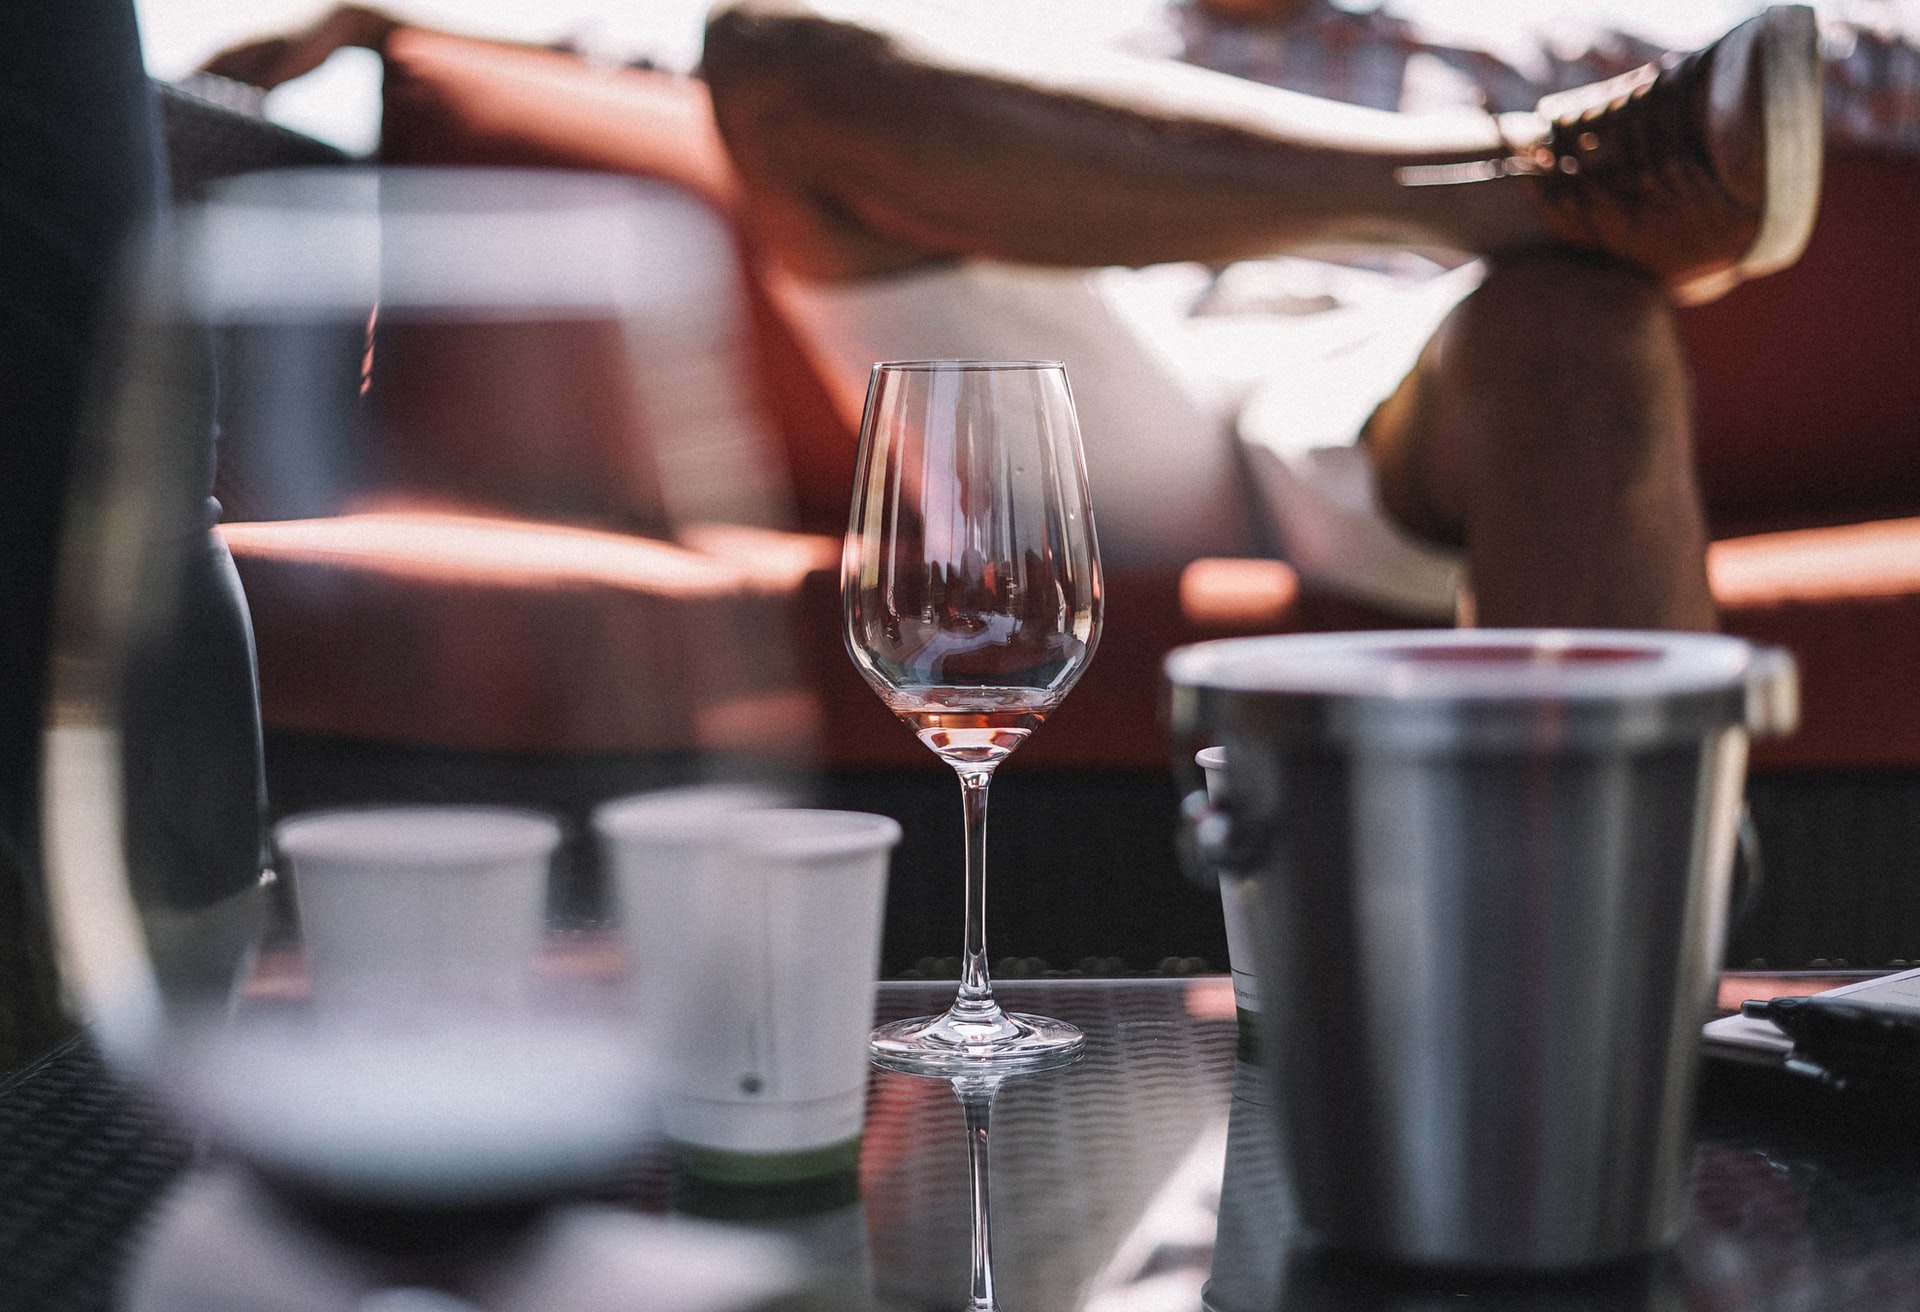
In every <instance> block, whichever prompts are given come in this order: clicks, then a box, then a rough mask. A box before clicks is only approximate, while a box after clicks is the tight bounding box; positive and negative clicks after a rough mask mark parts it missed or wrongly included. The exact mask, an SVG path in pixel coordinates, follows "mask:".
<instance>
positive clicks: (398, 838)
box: [274, 806, 560, 1016]
mask: <svg viewBox="0 0 1920 1312" xmlns="http://www.w3.org/2000/svg"><path fill="white" fill-rule="evenodd" d="M274 838H275V841H276V843H277V844H278V846H279V849H280V852H281V855H282V856H283V857H284V858H285V859H286V861H287V863H288V865H289V866H290V867H291V872H292V876H293V886H294V896H295V899H296V901H297V904H298V906H299V910H300V927H301V935H302V938H303V939H304V941H305V944H306V949H307V958H308V965H309V969H310V971H311V973H312V996H313V1000H314V1004H315V1005H316V1007H319V1008H321V1009H323V1010H325V1011H330V1012H338V1011H352V1012H356V1013H360V1012H365V1013H381V1014H386V1015H390V1016H391V1015H396V1014H404V1013H406V1012H408V1011H413V1010H419V1009H422V1008H431V1009H446V1008H455V1009H473V1008H488V1007H499V1006H513V1005H517V1004H518V1003H519V1002H521V1001H522V1000H523V999H524V997H525V996H526V992H527V989H528V987H529V985H530V984H531V982H532V978H533V965H534V960H535V958H536V957H537V955H538V953H539V950H540V942H541V934H542V930H543V928H544V924H545V909H546V892H547V876H548V867H549V865H550V863H551V861H552V858H553V852H554V849H555V848H557V847H558V846H559V844H560V826H559V825H558V824H557V823H556V822H555V821H554V820H553V819H552V818H550V817H548V816H544V815H540V814H538V813H536V812H531V811H517V810H512V809H508V808H503V807H484V806H408V807H367V808H360V809H351V810H339V811H318V812H313V813H311V814H307V815H301V816H294V817H292V818H290V819H287V820H283V821H281V822H280V824H279V825H278V826H276V827H275V830H274Z"/></svg>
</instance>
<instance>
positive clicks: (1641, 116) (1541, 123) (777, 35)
mask: <svg viewBox="0 0 1920 1312" xmlns="http://www.w3.org/2000/svg"><path fill="white" fill-rule="evenodd" d="M846 7H847V5H846V4H836V12H837V11H838V10H840V9H844V8H846ZM966 12H967V15H968V18H967V19H963V20H956V19H955V18H954V15H953V13H952V12H951V11H944V10H931V9H928V10H918V9H914V8H912V7H911V6H902V5H900V4H898V3H892V4H888V5H885V6H882V7H879V8H877V9H876V10H875V11H874V13H873V14H872V15H871V16H869V15H863V16H862V17H860V18H859V20H858V21H854V20H850V19H845V18H841V17H837V16H836V17H826V16H822V15H819V14H814V13H811V12H808V11H807V10H806V9H805V8H804V0H738V3H737V4H736V5H735V6H734V7H732V8H728V9H723V10H721V11H720V12H718V13H717V14H716V15H715V16H714V18H713V19H712V21H711V22H710V23H709V25H708V28H707V41H706V50H705V57H704V74H705V77H706V80H707V82H708V84H709V86H710V87H711V90H712V94H713V102H714V110H715V115H716V118H717V120H718V123H719V126H720V130H721V133H722V135H723V136H724V137H725V138H726V141H727V145H728V149H729V151H730V152H731V154H732V156H733V158H734V162H735V164H736V165H737V167H738V168H739V171H740V175H741V181H742V184H743V192H744V198H745V200H744V204H745V209H746V213H747V217H748V220H749V222H750V223H751V224H752V226H753V227H754V228H755V229H756V230H757V231H758V233H759V235H760V237H761V239H762V240H763V241H764V242H765V243H766V244H767V245H768V246H769V247H770V248H771V249H773V250H774V251H775V252H776V253H777V254H779V255H780V256H781V257H782V259H783V260H784V261H785V262H786V263H787V265H788V266H789V267H790V268H791V269H793V270H794V271H795V272H797V273H800V274H802V275H806V276H812V277H820V278H837V277H852V276H859V275H864V274H874V273H884V272H888V271H892V270H897V269H903V268H909V267H913V266H914V265H917V264H923V263H926V262H928V261H931V260H939V259H945V258H956V257H964V256H988V257H993V258H998V259H1003V260H1010V261H1016V262H1024V263H1032V264H1060V265H1077V266H1086V265H1100V264H1133V265H1138V264H1151V263H1157V262H1161V261H1167V260H1205V261H1225V260H1232V259H1236V258H1240V257H1243V256H1252V255H1263V254H1270V253H1272V252H1274V251H1277V250H1281V249H1285V248H1289V247H1296V246H1300V245H1305V244H1310V243H1314V242H1325V241H1340V242H1375V243H1382V244H1388V245H1399V246H1423V245H1426V246H1444V247H1449V248H1452V249H1455V250H1464V251H1472V252H1499V251H1513V250H1522V249H1527V248H1535V247H1543V246H1557V247H1560V248H1563V249H1574V250H1583V251H1590V252H1601V253H1605V254H1608V255H1611V256H1613V257H1615V258H1618V259H1620V260H1622V261H1623V262H1625V263H1630V264H1633V265H1635V266H1636V267H1639V268H1643V269H1648V270H1650V271H1652V272H1654V273H1655V274H1656V276H1658V277H1659V278H1660V279H1661V280H1662V281H1663V282H1664V283H1666V285H1667V286H1668V288H1669V290H1670V291H1672V292H1673V294H1675V295H1676V296H1678V297H1681V298H1682V299H1686V300H1702V299H1709V298H1711V297H1712V296H1716V295H1719V294H1721V293H1723V292H1724V291H1726V290H1727V289H1728V288H1730V287H1731V286H1733V285H1734V284H1735V283H1737V282H1739V281H1740V280H1741V279H1742V278H1745V277H1751V276H1757V275H1758V274H1761V273H1765V272H1769V271H1771V270H1774V269H1778V268H1781V267H1784V265H1785V264H1787V263H1791V262H1792V260H1793V259H1794V258H1795V257H1796V256H1797V255H1798V253H1799V250H1800V248H1801V246H1802V245H1804V242H1805V238H1806V235H1807V233H1808V232H1809V231H1810V230H1811V227H1812V221H1813V211H1814V207H1815V205H1816V203H1817V198H1818V191H1819V154H1820V147H1819V143H1820V121H1819V86H1818V84H1819V63H1818V59H1817V49H1816V41H1815V31H1814V25H1813V17H1812V12H1811V11H1810V10H1807V9H1805V8H1804V7H1786V8H1777V9H1772V10H1769V11H1767V12H1766V13H1765V14H1764V15H1762V16H1760V17H1757V18H1755V19H1752V20H1749V21H1748V22H1747V23H1744V24H1742V25H1741V26H1740V27H1738V28H1736V29H1735V30H1734V31H1733V32H1731V33H1729V34H1728V35H1727V36H1726V37H1724V38H1723V39H1722V40H1721V41H1719V42H1717V43H1715V45H1714V46H1712V47H1710V48H1709V49H1708V50H1706V51H1703V52H1700V53H1698V54H1696V55H1693V56H1689V57H1688V58H1686V59H1683V60H1680V61H1679V62H1678V63H1676V64H1674V65H1673V66H1672V67H1670V68H1667V69H1665V70H1664V71H1663V70H1662V69H1661V68H1657V67H1654V66H1648V67H1647V68H1644V69H1640V70H1636V71H1635V72H1634V73H1631V74H1627V75H1624V76H1623V77H1622V78H1619V79H1615V80H1614V81H1612V82H1608V83H1601V84H1597V85H1595V86H1592V87H1586V88H1579V89H1576V90H1574V91H1570V92H1566V93H1563V94H1562V95H1560V96H1556V97H1550V98H1549V100H1548V101H1542V102H1541V106H1540V108H1539V111H1538V112H1536V113H1532V114H1508V115H1501V116H1499V117H1498V118H1495V117H1494V116H1491V115H1482V114H1476V113H1472V112H1466V113H1462V114H1456V115H1443V116H1439V117H1433V116H1415V115H1403V114H1389V113H1382V112H1380V111H1377V110H1371V109H1364V108H1359V107H1356V106H1351V105H1342V104H1338V103H1335V102H1332V101H1325V100H1318V99H1315V98H1313V97H1310V96H1302V95H1297V94H1294V93H1292V92H1288V91H1283V90H1280V89H1277V88H1274V87H1268V86H1262V85H1259V84H1256V83H1252V82H1247V81H1244V80H1241V79H1237V78H1232V77H1226V76H1223V75H1220V74H1215V73H1210V72H1207V71H1205V70H1202V69H1197V68H1192V67H1188V66H1186V65H1184V64H1179V63H1175V62H1172V61H1167V60H1155V59H1146V58H1139V57H1132V56H1127V55H1124V54H1120V53H1117V52H1114V51H1110V50H1105V49H1102V48H1100V47H1098V46H1094V45H1082V44H1075V43H1074V42H1073V41H1071V40H1070V39H1068V38H1065V37H1062V36H1061V35H1060V34H1059V33H1057V32H1055V33H1051V34H1049V33H1047V32H1045V31H1042V30H1037V29H1033V28H1032V27H1031V25H1030V24H1027V25H1021V24H1020V20H1019V18H1018V14H1017V12H1015V11H1008V10H1005V9H1000V10H994V11H987V13H988V19H987V21H986V22H982V21H981V11H976V10H971V9H970V10H968V11H966ZM993 14H998V15H999V17H998V19H997V20H995V19H994V18H993V17H992V15H993ZM1010 15H1011V16H1010ZM956 21H958V22H959V23H960V25H959V26H956ZM996 22H997V25H995V23H996Z"/></svg>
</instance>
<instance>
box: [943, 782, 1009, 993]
mask: <svg viewBox="0 0 1920 1312" xmlns="http://www.w3.org/2000/svg"><path fill="white" fill-rule="evenodd" d="M955 769H956V772H957V773H958V774H959V776H960V804H961V806H962V808H963V814H964V815H965V818H966V831H967V933H966V946H965V956H964V957H963V958H962V960H961V965H960V995H959V997H958V998H957V999H956V1000H955V1001H954V1004H953V1010H954V1011H955V1012H956V1013H958V1014H962V1015H965V1016H968V1017H970V1018H988V1017H991V1016H994V1015H997V1013H998V1012H999V1010H1000V1008H999V1006H998V1004H996V1003H995V1002H994V1000H993V985H992V983H991V981H989V979H988V978H987V785H989V784H991V783H992V782H993V767H992V766H987V767H986V768H984V769H983V768H981V767H979V766H968V767H964V768H962V767H955Z"/></svg>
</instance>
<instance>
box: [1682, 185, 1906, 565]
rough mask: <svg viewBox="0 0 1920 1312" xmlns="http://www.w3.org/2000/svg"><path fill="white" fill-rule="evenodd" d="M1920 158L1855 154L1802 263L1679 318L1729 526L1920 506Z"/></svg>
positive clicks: (1720, 511)
mask: <svg viewBox="0 0 1920 1312" xmlns="http://www.w3.org/2000/svg"><path fill="white" fill-rule="evenodd" d="M1917 215H1920V160H1916V159H1912V158H1900V157H1895V156H1877V155H1864V154H1847V153H1839V154H1834V155H1831V156H1830V157H1829V158H1828V161H1827V167H1826V174H1825V178H1824V182H1823V194H1822V197H1821V205H1820V218H1819V222H1818V224H1817V225H1816V226H1815V228H1814V232H1813V238H1812V241H1811V242H1810V244H1809V245H1808V247H1807V252H1806V254H1805V255H1804V256H1803V257H1802V258H1801V260H1800V262H1799V263H1798V264H1796V265H1794V266H1793V267H1792V268H1791V269H1788V270H1786V271H1785V272H1783V273H1778V274H1775V275H1774V276H1772V277H1770V278H1763V279H1761V280H1760V281H1758V282H1753V283H1748V284H1747V285H1746V286H1744V287H1741V288H1739V289H1738V290H1737V291H1735V292H1734V293H1733V294H1732V295H1730V296H1727V297H1726V298H1725V299H1723V300H1720V301H1716V302H1714V303H1713V304H1711V305H1703V306H1698V307H1696V308H1693V309H1688V310H1683V311H1681V312H1680V315H1679V325H1680V331H1681V335H1682V338H1683V340H1684V343H1685V347H1686V352H1687V357H1688V361H1689V363H1690V364H1691V366H1692V369H1693V373H1694V389H1695V397H1696V403H1695V410H1696V413H1697V415H1698V424H1699V441H1698V446H1699V458H1698V460H1699V468H1700V478H1701V485H1702V490H1703V493H1704V496H1705V498H1706V501H1707V508H1708V514H1709V517H1710V519H1711V520H1712V521H1713V523H1714V525H1715V532H1716V536H1723V537H1724V536H1728V535H1730V534H1731V533H1734V532H1738V531H1742V528H1743V526H1746V527H1750V528H1774V527H1780V528H1784V527H1790V526H1793V525H1804V524H1816V523H1841V522H1849V521H1857V520H1862V519H1881V518H1890V517H1893V516H1898V515H1912V514H1920V458H1916V456H1915V453H1916V452H1920V246H1916V244H1915V242H1914V233H1915V222H1916V218H1915V216H1917Z"/></svg>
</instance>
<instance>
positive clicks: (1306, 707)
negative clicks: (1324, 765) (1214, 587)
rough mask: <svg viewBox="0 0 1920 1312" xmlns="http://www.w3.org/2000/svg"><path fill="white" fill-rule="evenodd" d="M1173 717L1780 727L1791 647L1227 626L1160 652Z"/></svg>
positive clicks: (1265, 722)
mask: <svg viewBox="0 0 1920 1312" xmlns="http://www.w3.org/2000/svg"><path fill="white" fill-rule="evenodd" d="M1166 677H1167V682H1168V684H1169V686H1170V689H1171V712H1172V716H1171V718H1172V721H1173V724H1174V727H1175V730H1176V732H1177V733H1178V734H1180V735H1182V736H1186V735H1192V734H1196V733H1202V732H1204V731H1207V730H1235V731H1239V732H1252V733H1258V734H1261V735H1263V736H1269V737H1275V738H1288V737H1294V736H1299V737H1304V738H1315V739H1321V740H1325V741H1327V742H1329V743H1334V742H1355V741H1369V742H1378V743H1383V744H1384V743H1387V742H1393V743H1395V744H1398V745H1402V746H1436V747H1442V746H1459V745H1466V744H1479V745H1485V746H1501V745H1516V746H1517V745H1529V746H1538V745H1541V744H1542V743H1547V742H1551V743H1556V744H1563V745H1569V746H1571V745H1574V744H1576V743H1580V744H1588V745H1594V746H1623V747H1624V746H1644V745H1649V744H1652V743H1657V742H1671V741H1679V740H1682V739H1688V738H1697V737H1698V736H1699V735H1701V734H1703V733H1710V732H1715V731H1717V730H1720V729H1725V728H1729V727H1735V726H1739V727H1744V728H1746V729H1747V730H1749V731H1750V732H1753V733H1755V734H1775V733H1785V732H1788V731H1789V730H1790V729H1791V728H1792V727H1793V724H1794V722H1795V720H1796V718H1797V713H1798V707H1797V694H1796V688H1797V684H1796V680H1795V677H1794V670H1793V662H1792V658H1791V657H1790V656H1788V655H1787V654H1786V653H1785V652H1783V651H1779V650H1776V649H1771V648H1762V647H1756V646H1754V645H1753V644H1751V643H1748V642H1744V641H1742V640H1740V639H1738V638H1730V637H1724V636H1721V635H1718V634H1704V633H1664V632H1641V631H1632V630H1599V629H1580V630H1572V629H1460V630H1446V631H1433V630H1415V631H1407V632H1397V631H1396V632H1379V633H1311V634H1284V635H1277V636H1273V637H1259V638H1227V639H1222V640H1220V641H1216V642H1205V643H1199V644H1196V645H1194V646H1190V647H1182V648H1180V649H1179V650H1177V651H1174V652H1172V653H1171V654H1170V655H1169V656H1168V657H1167V661H1166Z"/></svg>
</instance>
